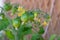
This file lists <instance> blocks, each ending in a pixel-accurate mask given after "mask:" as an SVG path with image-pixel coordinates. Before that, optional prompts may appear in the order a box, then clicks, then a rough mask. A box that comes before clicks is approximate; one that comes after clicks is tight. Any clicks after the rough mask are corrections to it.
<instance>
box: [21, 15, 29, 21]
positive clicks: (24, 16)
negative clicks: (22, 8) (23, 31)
mask: <svg viewBox="0 0 60 40" xmlns="http://www.w3.org/2000/svg"><path fill="white" fill-rule="evenodd" d="M21 21H23V22H26V21H28V15H27V14H23V15H22V16H21Z"/></svg>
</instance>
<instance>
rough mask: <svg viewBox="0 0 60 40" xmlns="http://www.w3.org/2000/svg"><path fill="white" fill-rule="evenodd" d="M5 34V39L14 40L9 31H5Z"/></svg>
mask: <svg viewBox="0 0 60 40" xmlns="http://www.w3.org/2000/svg"><path fill="white" fill-rule="evenodd" d="M5 34H6V36H7V38H9V39H11V40H14V35H13V33H12V32H11V31H10V30H5Z"/></svg>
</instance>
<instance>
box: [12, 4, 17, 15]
mask: <svg viewBox="0 0 60 40" xmlns="http://www.w3.org/2000/svg"><path fill="white" fill-rule="evenodd" d="M17 9H18V5H13V7H12V13H13V14H15V13H16V12H17Z"/></svg>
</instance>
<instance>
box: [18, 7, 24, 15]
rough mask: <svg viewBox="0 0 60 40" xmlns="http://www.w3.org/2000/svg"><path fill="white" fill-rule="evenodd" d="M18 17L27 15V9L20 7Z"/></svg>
mask: <svg viewBox="0 0 60 40" xmlns="http://www.w3.org/2000/svg"><path fill="white" fill-rule="evenodd" d="M18 12H19V13H18V16H22V15H23V14H24V13H25V9H24V8H23V7H18Z"/></svg>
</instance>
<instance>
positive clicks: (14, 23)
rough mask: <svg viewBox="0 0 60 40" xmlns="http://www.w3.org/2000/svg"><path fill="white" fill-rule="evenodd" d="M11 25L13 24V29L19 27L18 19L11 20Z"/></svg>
mask: <svg viewBox="0 0 60 40" xmlns="http://www.w3.org/2000/svg"><path fill="white" fill-rule="evenodd" d="M12 23H13V26H14V27H15V28H18V27H19V26H20V23H21V22H20V20H18V19H13V20H12Z"/></svg>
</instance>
